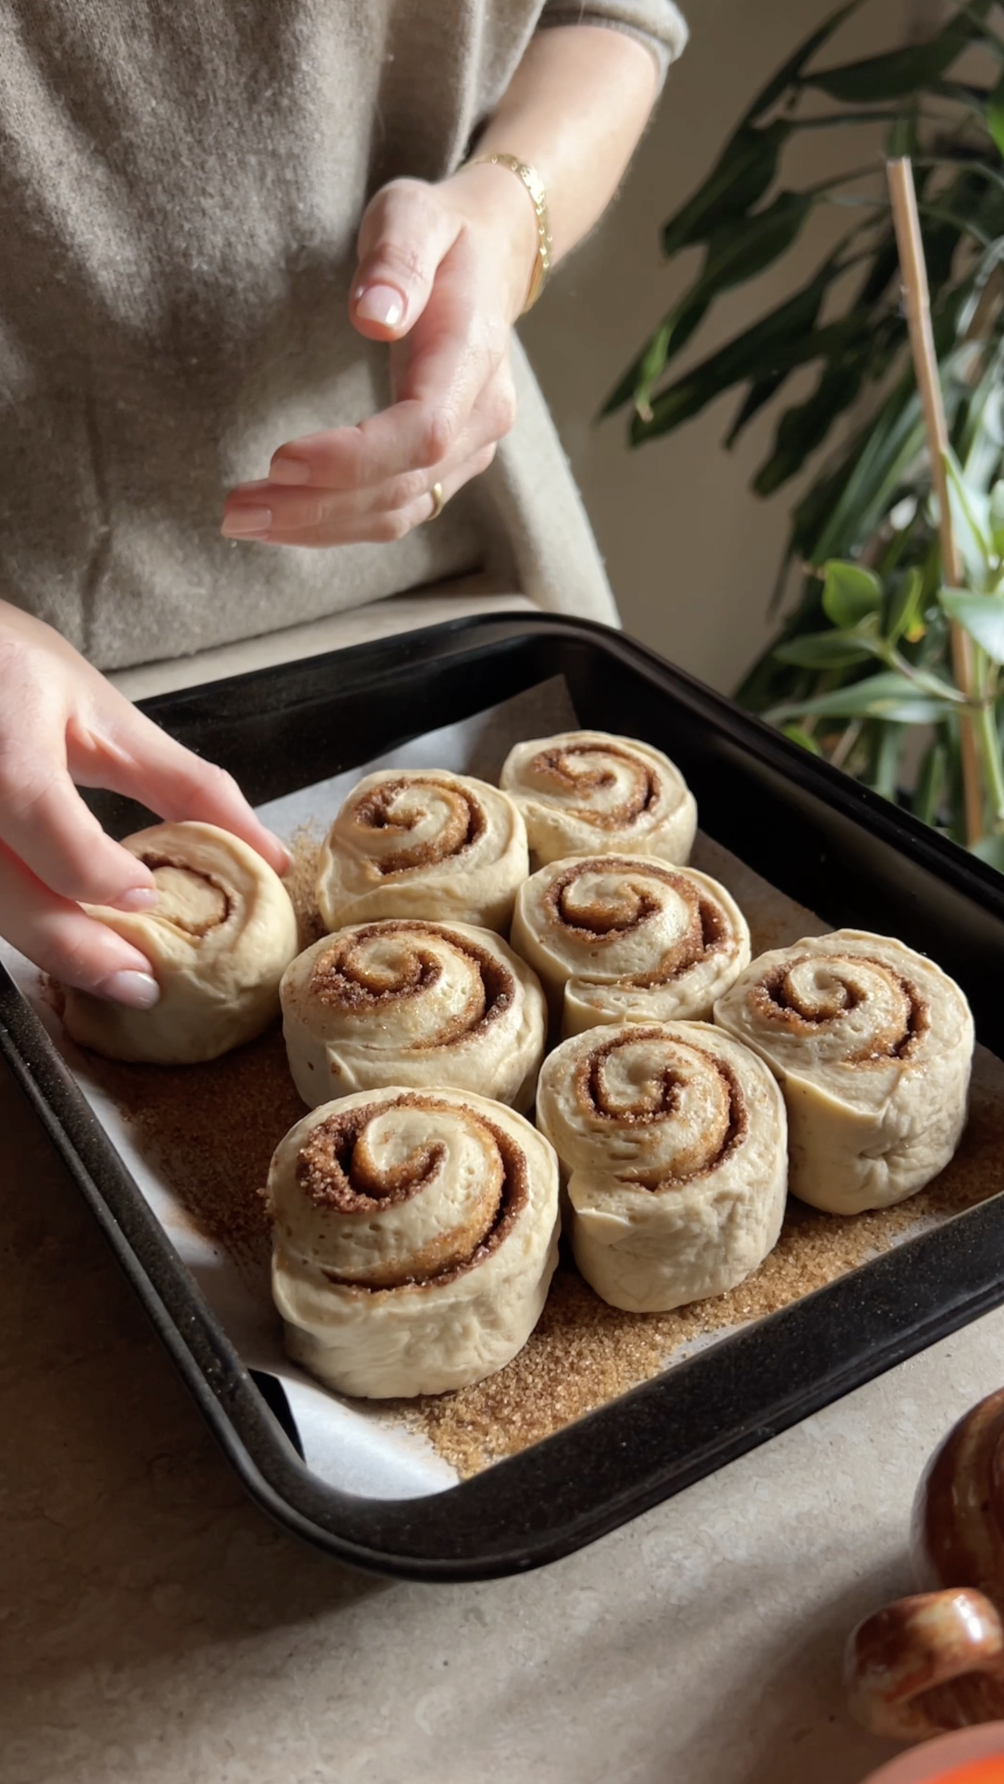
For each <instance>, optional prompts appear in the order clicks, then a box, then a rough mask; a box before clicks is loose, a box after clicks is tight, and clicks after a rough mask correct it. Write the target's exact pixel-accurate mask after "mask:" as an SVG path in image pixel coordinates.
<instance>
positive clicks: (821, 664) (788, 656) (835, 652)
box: [774, 631, 875, 669]
mask: <svg viewBox="0 0 1004 1784" xmlns="http://www.w3.org/2000/svg"><path fill="white" fill-rule="evenodd" d="M874 654H875V644H874V641H873V640H869V641H868V643H861V644H857V643H855V642H854V639H853V636H852V635H849V634H848V633H846V632H836V631H834V632H805V633H803V634H802V636H801V637H800V638H789V639H788V640H787V642H786V643H784V644H778V645H776V646H775V649H774V657H775V658H776V660H777V662H779V663H791V664H793V665H794V666H795V668H796V669H850V668H852V667H853V666H854V664H855V663H864V662H867V660H868V658H869V657H870V656H874Z"/></svg>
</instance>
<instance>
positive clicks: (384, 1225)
mask: <svg viewBox="0 0 1004 1784" xmlns="http://www.w3.org/2000/svg"><path fill="white" fill-rule="evenodd" d="M267 1195H268V1202H269V1207H270V1211H271V1214H272V1218H273V1222H274V1233H275V1239H274V1250H273V1264H272V1290H273V1295H274V1298H275V1303H276V1306H277V1307H278V1309H279V1312H280V1313H281V1315H282V1318H283V1320H284V1322H285V1328H286V1346H287V1349H288V1351H289V1354H290V1356H291V1357H292V1358H293V1359H294V1361H296V1362H298V1363H301V1364H302V1365H303V1367H304V1368H305V1369H309V1370H310V1372H311V1373H312V1374H313V1375H316V1376H317V1377H318V1378H319V1379H320V1380H321V1381H323V1382H326V1383H327V1384H328V1386H329V1387H333V1388H336V1389H338V1391H339V1392H341V1393H343V1394H361V1395H366V1396H368V1397H371V1398H386V1397H387V1396H396V1395H411V1394H441V1393H445V1392H446V1391H447V1390H448V1389H450V1388H460V1387H465V1386H467V1385H468V1384H469V1383H471V1382H475V1381H481V1380H482V1379H483V1378H484V1377H485V1376H486V1375H491V1374H492V1373H493V1372H494V1371H495V1370H496V1369H501V1368H502V1366H503V1364H504V1363H508V1362H509V1361H510V1360H511V1358H513V1357H514V1356H515V1355H516V1353H517V1351H519V1350H521V1349H522V1347H523V1345H524V1344H525V1343H526V1340H527V1338H528V1337H529V1336H530V1333H531V1332H532V1331H533V1328H534V1326H535V1325H536V1323H537V1320H538V1319H539V1318H540V1314H541V1310H542V1309H543V1306H544V1300H545V1297H546V1295H547V1289H548V1284H549V1283H550V1280H551V1276H552V1274H553V1272H554V1267H555V1264H556V1262H557V1255H558V1230H559V1224H560V1223H559V1215H558V1162H557V1159H556V1158H555V1156H554V1152H553V1150H552V1148H551V1147H550V1145H549V1144H548V1142H547V1141H546V1140H545V1139H544V1138H543V1136H542V1135H541V1134H538V1133H537V1132H536V1131H535V1129H534V1128H532V1127H531V1126H530V1124H529V1122H527V1121H524V1119H523V1117H522V1116H521V1115H516V1114H514V1113H513V1111H512V1110H511V1109H507V1108H504V1107H503V1106H502V1105H501V1104H500V1103H493V1102H490V1101H489V1100H488V1098H487V1097H482V1096H474V1095H472V1094H471V1093H470V1092H460V1091H453V1090H439V1091H428V1092H421V1091H415V1090H405V1089H402V1088H401V1087H400V1086H397V1087H393V1088H391V1089H386V1090H382V1091H377V1092H371V1091H362V1092H360V1093H359V1094H358V1095H356V1096H348V1097H342V1098H340V1099H339V1100H338V1101H336V1102H331V1103H326V1104H324V1105H323V1106H322V1107H321V1108H319V1109H315V1110H313V1112H312V1113H311V1114H309V1115H306V1116H304V1119H303V1120H302V1121H299V1122H297V1124H296V1126H295V1127H294V1128H292V1129H291V1131H290V1132H289V1133H288V1134H287V1135H286V1138H285V1139H284V1140H283V1141H282V1142H281V1144H280V1145H279V1147H278V1148H277V1150H276V1153H275V1156H274V1158H273V1160H272V1166H271V1169H270V1171H269V1178H268V1191H267Z"/></svg>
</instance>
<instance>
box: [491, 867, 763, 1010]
mask: <svg viewBox="0 0 1004 1784" xmlns="http://www.w3.org/2000/svg"><path fill="white" fill-rule="evenodd" d="M512 945H513V947H514V948H515V949H516V950H517V952H518V953H520V954H522V956H523V958H524V960H528V961H529V962H530V965H531V966H532V967H533V969H534V971H535V972H536V973H538V974H539V976H540V979H541V981H542V983H543V985H544V989H545V991H546V992H547V995H548V1000H549V1003H550V1008H551V1013H552V1022H553V1025H554V1027H555V1028H556V1029H557V1028H559V1027H560V1028H561V1032H562V1033H563V1034H565V1035H572V1034H581V1033H582V1032H583V1030H585V1029H587V1028H595V1027H596V1026H597V1024H598V1023H601V1022H673V1021H678V1022H689V1021H695V1022H696V1021H702V1020H704V1019H705V1018H707V1019H708V1020H710V1018H711V1010H712V1005H713V1004H714V1001H715V998H716V997H719V996H720V995H721V993H722V992H723V991H727V990H728V987H729V986H730V985H731V984H732V981H733V979H735V978H737V977H738V975H739V973H741V972H742V970H743V967H744V966H747V965H748V964H749V958H750V938H749V930H748V928H747V926H746V919H745V918H744V916H743V914H742V912H741V911H740V909H739V907H738V905H737V904H736V903H735V901H734V900H733V899H732V898H731V897H730V896H729V894H728V893H727V892H726V890H725V887H724V886H720V885H719V884H718V882H717V880H712V879H709V878H708V877H707V875H706V874H703V873H697V872H695V870H694V869H693V868H687V867H666V866H664V865H663V863H662V862H660V861H656V860H654V859H653V857H652V856H651V855H594V856H591V857H590V856H586V857H585V858H580V859H577V860H571V861H553V862H552V863H551V864H550V866H549V867H542V868H541V869H540V872H539V873H535V874H531V876H530V878H529V879H528V880H525V881H524V882H523V884H522V886H521V887H520V889H519V892H518V893H517V895H516V909H515V912H514V914H513V924H512Z"/></svg>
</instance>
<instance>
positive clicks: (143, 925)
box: [63, 823, 298, 1065]
mask: <svg viewBox="0 0 1004 1784" xmlns="http://www.w3.org/2000/svg"><path fill="white" fill-rule="evenodd" d="M122 846H123V848H126V849H129V850H130V852H131V853H132V854H133V855H136V856H138V857H139V859H140V860H141V861H145V862H146V864H147V866H148V867H150V868H151V869H152V872H153V877H154V879H155V880H156V882H157V887H158V890H159V892H160V900H159V903H158V904H156V905H155V906H154V908H153V909H152V910H150V911H142V912H135V913H133V912H126V911H116V910H111V909H109V908H106V907H105V906H103V905H102V906H91V905H88V906H87V907H86V909H87V912H88V915H89V916H92V917H97V918H99V919H100V921H101V922H102V923H107V925H108V927H109V929H114V930H115V931H116V933H117V934H118V935H121V936H123V937H124V938H125V940H126V941H127V942H132V944H133V946H134V947H137V948H139V949H140V951H141V952H142V953H144V954H145V955H146V956H147V959H148V960H149V962H150V970H151V972H152V973H153V975H154V977H155V978H156V980H157V983H158V984H159V986H160V1002H159V1003H157V1004H155V1005H154V1007H153V1009H152V1010H128V1009H125V1008H123V1006H122V1005H121V1004H114V1003H109V1002H108V1001H107V1000H106V999H104V998H100V997H92V996H91V995H90V993H89V992H86V991H74V990H68V991H67V993H66V1009H65V1012H64V1016H63V1021H64V1023H65V1025H66V1027H67V1029H68V1030H69V1032H70V1034H71V1035H72V1036H73V1039H74V1040H75V1041H79V1042H80V1044H81V1046H84V1047H92V1048H93V1049H94V1051H95V1052H96V1053H103V1054H105V1055H106V1056H107V1058H109V1059H135V1060H148V1061H151V1062H152V1063H154V1064H157V1065H192V1064H195V1063H197V1062H198V1061H200V1060H205V1059H216V1058H217V1057H218V1055H219V1054H221V1053H226V1052H228V1051H229V1049H230V1048H231V1047H237V1046H239V1045H240V1043H241V1042H242V1041H249V1040H250V1039H251V1038H252V1036H253V1035H256V1034H260V1032H261V1030H262V1029H263V1028H265V1027H267V1025H268V1023H269V1022H271V1020H272V1018H273V1017H274V1016H277V1015H278V1013H279V980H280V979H281V978H282V975H283V973H284V972H285V970H286V967H287V966H288V965H289V962H290V961H291V960H292V958H293V956H294V954H295V953H296V950H297V945H298V943H297V932H296V917H295V915H294V913H293V906H292V904H291V903H290V900H289V894H288V892H287V891H286V888H285V886H284V885H283V883H282V881H281V880H280V878H279V876H278V874H276V873H273V871H272V869H271V867H269V865H268V863H267V861H263V860H262V858H261V856H260V855H257V854H256V853H255V851H254V849H252V848H250V847H249V846H248V844H247V843H246V842H241V841H240V839H239V838H238V837H236V836H231V835H230V833H229V831H226V830H219V829H217V827H216V825H215V824H196V823H183V824H154V825H152V826H151V828H150V829H149V830H140V831H138V832H137V833H136V835H135V836H127V837H126V838H125V841H124V843H123V845H122Z"/></svg>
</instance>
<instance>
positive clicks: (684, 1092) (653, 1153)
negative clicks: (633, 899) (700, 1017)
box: [537, 1022, 787, 1313]
mask: <svg viewBox="0 0 1004 1784" xmlns="http://www.w3.org/2000/svg"><path fill="white" fill-rule="evenodd" d="M537 1125H538V1126H539V1128H540V1129H541V1131H542V1132H543V1133H545V1134H546V1135H547V1137H548V1139H549V1140H551V1142H552V1144H553V1145H554V1148H555V1150H556V1152H557V1154H558V1157H559V1158H560V1160H561V1163H562V1165H563V1166H564V1168H565V1170H566V1172H567V1173H568V1177H567V1193H568V1202H569V1205H570V1210H571V1216H570V1226H571V1238H572V1249H573V1251H574V1253H575V1261H576V1263H577V1264H578V1266H579V1269H580V1270H581V1272H582V1274H583V1276H584V1277H585V1279H586V1281H587V1282H589V1283H591V1284H592V1287H593V1288H594V1289H595V1290H596V1292H597V1294H599V1295H601V1296H602V1297H603V1299H604V1300H605V1301H609V1302H610V1304H611V1306H613V1307H623V1308H626V1309H627V1310H628V1311H629V1312H631V1313H658V1312H665V1311H667V1310H669V1309H670V1308H673V1307H681V1306H683V1305H684V1304H685V1303H686V1302H688V1301H698V1300H701V1299H703V1298H704V1296H706V1295H717V1294H721V1293H723V1292H724V1290H725V1289H729V1288H734V1287H735V1286H736V1284H737V1283H739V1282H742V1280H743V1278H744V1277H746V1276H748V1275H749V1273H750V1271H751V1270H755V1269H756V1268H757V1266H758V1265H759V1264H761V1263H762V1262H763V1260H764V1258H765V1257H766V1256H767V1254H768V1252H769V1251H771V1250H772V1249H773V1247H774V1245H775V1244H776V1242H777V1237H778V1234H779V1232H780V1230H781V1220H782V1217H783V1214H784V1203H785V1186H786V1181H787V1154H786V1147H785V1142H786V1137H787V1124H786V1122H785V1114H784V1102H783V1099H782V1097H781V1095H780V1092H779V1090H778V1087H777V1085H776V1084H775V1082H774V1080H773V1078H772V1076H771V1074H770V1072H769V1071H768V1069H767V1067H766V1066H765V1065H764V1064H763V1062H762V1061H761V1060H759V1059H758V1058H757V1056H756V1054H755V1053H750V1052H749V1051H748V1049H747V1048H745V1047H742V1046H739V1045H738V1044H737V1043H736V1042H735V1041H733V1040H732V1039H731V1038H730V1037H729V1036H728V1035H725V1034H723V1033H722V1032H721V1030H720V1029H716V1028H713V1027H711V1026H710V1024H708V1023H704V1022H680V1023H665V1024H662V1025H660V1026H652V1027H643V1026H641V1025H639V1024H635V1023H625V1024H624V1025H622V1026H621V1027H617V1028H594V1029H592V1030H590V1032H589V1033H587V1034H580V1035H575V1036H573V1038H572V1039H571V1040H568V1041H564V1042H563V1043H562V1045H561V1046H560V1047H558V1048H556V1049H555V1051H554V1052H553V1053H552V1054H551V1056H550V1058H549V1059H547V1060H545V1062H544V1065H543V1067H542V1069H541V1074H540V1081H539V1084H538V1087H537Z"/></svg>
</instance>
